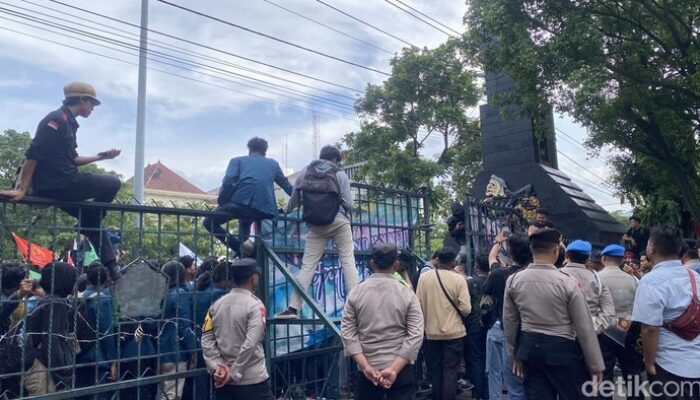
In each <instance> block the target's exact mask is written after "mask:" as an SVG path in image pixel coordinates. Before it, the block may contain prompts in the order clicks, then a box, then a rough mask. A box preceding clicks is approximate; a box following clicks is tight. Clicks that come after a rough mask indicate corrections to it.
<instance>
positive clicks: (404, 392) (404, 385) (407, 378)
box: [357, 365, 416, 400]
mask: <svg viewBox="0 0 700 400" xmlns="http://www.w3.org/2000/svg"><path fill="white" fill-rule="evenodd" d="M415 392H416V371H415V368H414V366H413V365H407V366H406V367H405V368H404V369H402V370H401V372H400V373H399V375H397V376H396V381H395V382H394V384H393V385H391V388H389V389H383V388H381V387H379V386H374V384H373V383H372V382H371V381H369V380H368V379H367V378H365V374H363V373H362V371H357V400H382V399H387V400H411V399H412V398H413V394H414V393H415Z"/></svg>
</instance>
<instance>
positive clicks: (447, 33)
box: [384, 0, 454, 37]
mask: <svg viewBox="0 0 700 400" xmlns="http://www.w3.org/2000/svg"><path fill="white" fill-rule="evenodd" d="M384 1H385V2H387V3H388V4H391V5H392V6H394V7H396V8H397V9H399V10H401V11H403V12H405V13H406V14H408V15H410V16H412V17H413V18H415V19H417V20H418V21H420V22H422V23H424V24H426V25H428V26H429V27H431V28H433V29H435V30H436V31H439V32H441V33H444V34H445V35H447V36H449V37H454V35H453V34H451V33H450V32H446V31H445V30H444V29H442V28H440V27H439V26H437V25H435V24H433V23H432V22H430V21H426V20H424V19H423V18H421V17H419V16H418V15H416V14H414V13H412V12H411V11H410V10H407V9H405V8H403V7H401V6H400V5H398V4H396V3H392V2H391V1H390V0H384Z"/></svg>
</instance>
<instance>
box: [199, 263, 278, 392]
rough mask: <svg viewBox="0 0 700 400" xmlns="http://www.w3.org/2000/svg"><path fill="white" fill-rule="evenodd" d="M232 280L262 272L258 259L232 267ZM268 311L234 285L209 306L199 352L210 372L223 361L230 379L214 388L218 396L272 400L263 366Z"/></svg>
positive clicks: (265, 369) (250, 293) (258, 301)
mask: <svg viewBox="0 0 700 400" xmlns="http://www.w3.org/2000/svg"><path fill="white" fill-rule="evenodd" d="M232 269H233V276H234V280H237V279H238V278H243V279H245V278H246V277H250V276H251V275H252V274H254V273H258V274H260V273H262V271H261V270H260V268H259V267H258V265H257V262H256V261H255V260H254V259H252V258H244V259H242V260H240V261H237V262H235V263H234V264H233V266H232ZM266 317H267V310H266V309H265V305H263V303H262V301H260V299H258V298H257V297H256V296H255V295H254V294H253V293H252V292H251V291H249V290H247V289H241V288H234V289H232V290H231V293H229V294H227V295H225V296H224V297H222V298H220V299H219V300H218V301H217V302H216V303H214V305H212V306H211V307H210V308H209V312H208V313H207V315H206V317H205V319H204V324H203V326H202V353H203V356H204V362H205V363H206V365H207V369H208V370H209V372H214V371H215V370H216V368H217V366H219V365H222V364H226V365H228V366H229V369H230V372H231V382H229V384H228V385H226V386H225V387H223V388H219V389H217V390H216V392H217V398H219V399H232V400H248V399H260V400H274V398H275V397H274V396H273V394H272V389H271V388H270V381H269V378H270V376H269V374H268V372H267V367H266V365H265V351H264V350H263V340H264V338H265V325H266Z"/></svg>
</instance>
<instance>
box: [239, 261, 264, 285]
mask: <svg viewBox="0 0 700 400" xmlns="http://www.w3.org/2000/svg"><path fill="white" fill-rule="evenodd" d="M232 268H233V279H234V280H236V281H242V280H245V279H247V278H248V277H250V276H251V275H253V274H254V273H256V272H257V273H258V274H262V269H260V267H258V262H257V261H256V260H255V259H254V258H243V259H240V260H238V261H236V262H234V263H233V265H232Z"/></svg>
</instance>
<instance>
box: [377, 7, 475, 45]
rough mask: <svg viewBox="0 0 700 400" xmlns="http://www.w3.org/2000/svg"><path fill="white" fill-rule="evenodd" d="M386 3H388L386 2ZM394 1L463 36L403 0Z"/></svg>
mask: <svg viewBox="0 0 700 400" xmlns="http://www.w3.org/2000/svg"><path fill="white" fill-rule="evenodd" d="M385 1H386V0H385ZM394 1H395V2H397V3H399V4H401V5H402V6H405V7H406V8H408V9H410V10H413V11H415V12H416V13H418V14H420V15H422V16H424V17H425V18H428V19H429V20H431V21H433V22H435V23H436V24H438V25H440V26H442V27H443V28H445V29H447V30H449V31H452V32H453V33H454V34H455V35H457V36H461V35H462V34H461V33H459V32H458V31H456V30H454V29H452V28H450V27H449V26H447V25H445V24H443V23H442V22H440V21H438V20H436V19H435V18H433V17H431V16H430V15H427V14H425V13H423V12H421V11H419V10H417V9H415V8H414V7H411V6H410V5H408V4H406V3H404V2H403V1H401V0H394Z"/></svg>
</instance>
